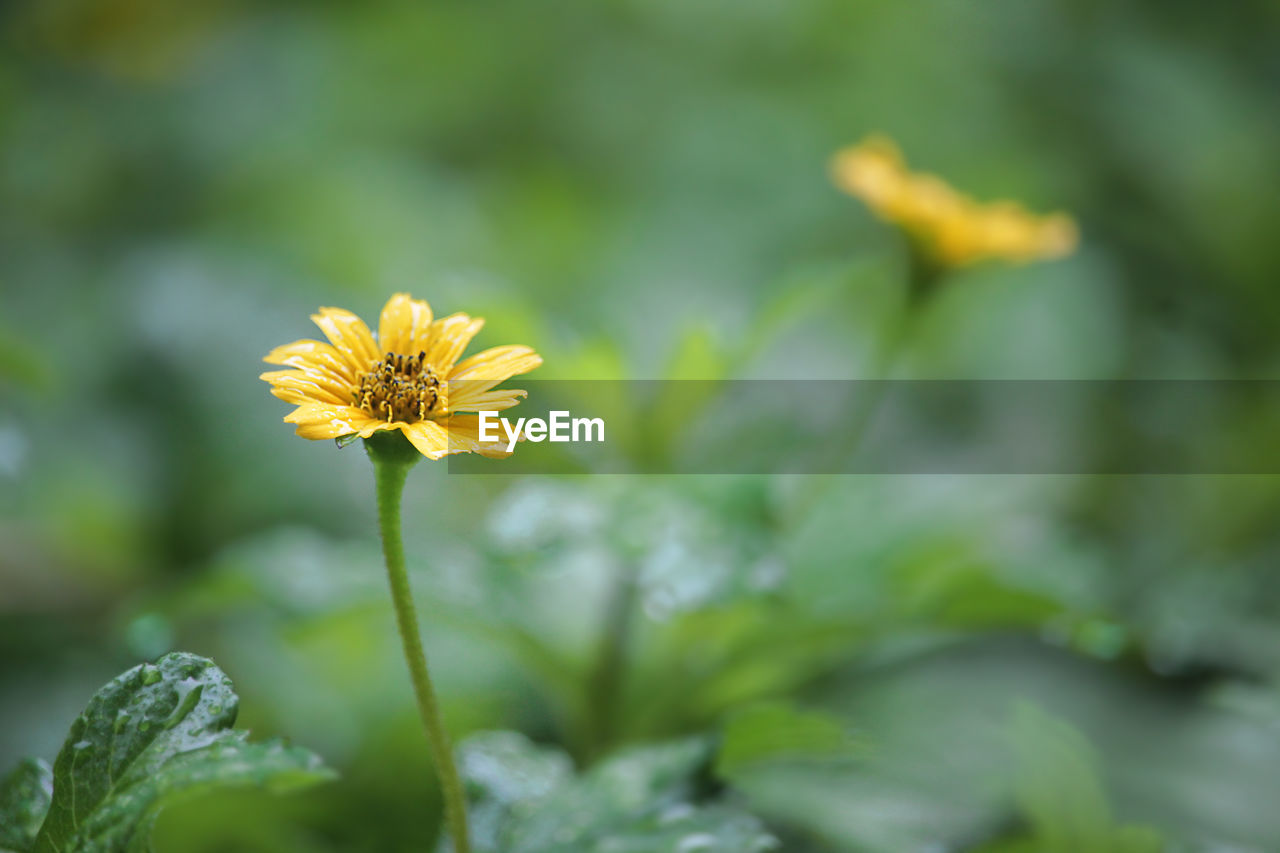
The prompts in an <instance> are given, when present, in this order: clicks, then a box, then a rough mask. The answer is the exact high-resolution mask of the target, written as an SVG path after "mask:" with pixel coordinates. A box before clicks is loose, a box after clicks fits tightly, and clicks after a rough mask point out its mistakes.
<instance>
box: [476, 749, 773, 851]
mask: <svg viewBox="0 0 1280 853" xmlns="http://www.w3.org/2000/svg"><path fill="white" fill-rule="evenodd" d="M459 753H460V755H459V757H460V762H461V770H462V773H463V776H464V777H465V779H466V783H467V787H468V791H469V793H470V797H471V800H472V804H473V805H472V808H473V833H474V842H475V847H476V850H477V851H480V853H592V852H593V851H599V853H604V851H610V853H652V851H656V850H673V851H681V853H694V851H705V853H751V851H764V850H773V849H776V847H777V842H776V840H775V839H774V838H773V837H772V836H771V835H770V834H769V833H768V832H766V831H765V830H764V828H763V826H762V825H761V824H760V822H759V821H758V820H756V819H755V818H754V817H752V816H751V815H749V814H747V813H746V812H744V811H742V810H741V809H740V808H739V807H737V806H735V805H734V804H733V803H731V802H729V801H726V800H724V799H723V798H713V797H708V796H707V792H706V780H705V771H706V769H707V764H708V761H709V760H710V757H711V750H710V747H709V745H708V744H707V742H706V741H705V740H702V739H691V740H686V741H682V742H677V743H672V744H667V745H663V746H656V747H644V748H632V749H628V750H625V751H623V752H621V753H618V754H617V755H615V756H613V757H611V758H609V759H607V760H605V761H603V762H602V763H600V764H598V765H596V766H594V767H592V768H591V769H589V770H587V771H586V772H585V773H583V774H581V775H578V776H575V775H574V774H573V772H572V770H571V764H570V761H569V759H568V757H567V756H566V755H565V754H564V753H562V752H560V751H559V750H556V749H552V748H548V747H539V746H537V745H535V744H533V743H531V742H530V741H529V740H528V739H527V738H525V737H524V736H523V735H520V734H518V733H515V732H490V733H485V734H481V735H475V736H473V737H472V738H470V739H469V740H468V741H466V742H465V743H463V744H462V745H461V746H460V747H459Z"/></svg>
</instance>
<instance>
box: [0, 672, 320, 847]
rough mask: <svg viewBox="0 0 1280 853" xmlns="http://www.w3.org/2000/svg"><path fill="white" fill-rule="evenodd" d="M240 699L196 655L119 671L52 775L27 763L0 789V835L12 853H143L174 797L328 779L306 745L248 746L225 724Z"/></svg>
mask: <svg viewBox="0 0 1280 853" xmlns="http://www.w3.org/2000/svg"><path fill="white" fill-rule="evenodd" d="M238 706H239V699H238V698H237V696H236V694H235V693H234V692H233V691H232V689H231V681H230V679H228V678H227V676H226V675H225V674H223V672H222V670H220V669H218V667H217V666H215V665H214V663H213V661H211V660H208V659H207V658H202V657H198V656H196V655H192V654H186V653H182V652H174V653H171V654H168V655H165V656H164V657H162V658H161V659H160V660H158V661H157V662H156V663H155V664H142V665H140V666H137V667H134V668H133V669H131V670H129V671H128V672H125V673H123V674H122V675H120V676H117V677H116V678H114V679H113V680H112V681H110V682H109V683H108V684H106V685H105V686H103V688H102V689H101V690H99V691H98V692H97V693H96V694H95V695H94V697H93V698H92V699H91V700H90V701H89V704H88V706H87V707H86V708H85V710H84V712H83V713H82V714H81V715H80V716H79V717H78V718H77V719H76V721H75V723H74V724H72V726H71V732H70V734H69V735H68V736H67V740H66V744H65V745H64V746H63V748H62V750H61V752H59V753H58V758H57V760H56V761H55V762H54V765H53V769H52V772H51V771H50V770H49V768H48V766H47V765H44V764H43V763H42V762H37V761H26V762H23V763H22V764H21V765H19V767H18V768H17V769H16V770H14V771H13V773H11V774H10V775H9V776H8V777H7V778H6V779H5V781H4V783H3V785H2V786H0V819H2V820H0V827H3V829H0V832H3V833H4V834H3V835H0V842H3V843H4V844H5V845H7V846H8V847H9V848H11V849H13V850H16V851H20V853H25V851H33V852H34V853H76V852H77V851H79V853H115V852H116V851H125V850H128V851H146V850H149V849H150V843H149V839H150V835H151V829H152V826H153V825H154V823H155V820H156V818H157V817H158V816H159V814H160V811H161V810H162V809H163V808H165V807H166V806H168V805H170V804H172V803H174V802H177V801H179V800H183V799H187V798H190V797H193V796H195V795H197V794H199V793H201V792H203V791H207V790H212V789H219V788H234V787H244V786H257V787H261V788H266V789H267V790H270V791H273V792H284V791H290V790H295V789H298V788H304V787H307V786H310V785H313V784H315V783H317V782H321V781H324V780H326V779H329V778H332V775H333V774H332V772H331V771H329V770H327V769H325V768H324V767H323V766H322V765H321V763H320V759H319V758H318V757H317V756H315V755H314V754H312V753H310V752H308V751H307V750H304V749H301V748H298V747H292V746H288V745H286V744H283V743H281V742H279V741H269V742H264V743H249V742H248V740H247V738H248V735H249V733H248V732H247V731H243V730H237V729H233V728H232V725H233V724H234V723H235V718H236V712H237V710H238ZM37 830H38V831H37Z"/></svg>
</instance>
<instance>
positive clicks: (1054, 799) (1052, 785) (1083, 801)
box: [1013, 703, 1162, 853]
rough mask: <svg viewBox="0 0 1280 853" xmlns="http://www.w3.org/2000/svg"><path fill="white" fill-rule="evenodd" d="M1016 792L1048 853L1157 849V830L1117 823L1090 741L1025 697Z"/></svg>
mask: <svg viewBox="0 0 1280 853" xmlns="http://www.w3.org/2000/svg"><path fill="white" fill-rule="evenodd" d="M1013 746H1014V750H1015V753H1016V768H1017V770H1016V772H1017V779H1016V788H1015V793H1016V795H1017V798H1018V804H1019V805H1020V806H1021V809H1022V812H1023V814H1024V815H1025V816H1026V818H1027V820H1028V822H1029V823H1030V824H1031V828H1032V830H1033V834H1034V836H1035V847H1034V849H1036V850H1040V851H1043V853H1072V851H1079V850H1090V851H1097V853H1158V851H1160V850H1161V849H1162V844H1161V840H1160V835H1159V833H1157V832H1156V831H1155V830H1153V829H1151V828H1148V827H1144V826H1135V825H1125V826H1118V825H1116V823H1115V822H1114V820H1113V818H1112V813H1111V806H1110V804H1109V802H1108V800H1107V795H1106V791H1105V789H1104V788H1103V785H1102V779H1101V776H1100V773H1099V768H1098V756H1097V753H1096V752H1095V751H1094V749H1093V746H1092V745H1091V744H1090V743H1089V741H1088V740H1087V739H1086V738H1085V737H1084V735H1083V734H1081V733H1080V732H1079V731H1077V730H1076V729H1075V728H1073V727H1072V726H1071V725H1070V724H1068V723H1066V722H1065V721H1063V720H1060V719H1058V718H1056V717H1052V716H1050V715H1048V714H1046V713H1045V712H1043V711H1041V710H1040V709H1039V708H1036V707H1035V706H1034V705H1031V704H1027V703H1024V704H1022V705H1019V706H1018V708H1017V709H1016V711H1015V713H1014V721H1013Z"/></svg>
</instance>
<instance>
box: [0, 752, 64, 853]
mask: <svg viewBox="0 0 1280 853" xmlns="http://www.w3.org/2000/svg"><path fill="white" fill-rule="evenodd" d="M52 796H53V771H51V770H50V769H49V765H48V764H46V763H45V762H43V761H41V760H40V759H38V758H27V759H24V760H23V761H22V762H21V763H20V764H18V766H17V767H15V768H14V769H13V770H12V771H11V772H10V773H9V775H8V776H6V777H4V780H3V781H0V850H16V851H25V850H30V849H31V845H32V844H33V843H34V842H35V840H36V833H37V832H39V831H40V824H41V823H42V822H43V821H44V816H45V812H47V811H49V800H50V798H52Z"/></svg>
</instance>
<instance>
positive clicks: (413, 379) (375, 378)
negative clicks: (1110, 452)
mask: <svg viewBox="0 0 1280 853" xmlns="http://www.w3.org/2000/svg"><path fill="white" fill-rule="evenodd" d="M426 358H427V354H426V353H425V352H420V353H418V354H417V355H416V356H412V355H397V354H395V353H391V352H389V353H387V354H386V355H385V356H383V358H382V359H381V360H380V361H374V362H371V363H370V365H369V370H368V372H366V373H363V374H361V375H360V384H359V385H358V386H357V387H355V388H353V389H351V394H352V397H353V398H354V399H353V401H352V403H353V405H356V406H359V407H360V408H361V409H363V410H364V411H366V412H368V413H369V414H370V415H372V416H373V417H375V418H386V420H387V422H388V423H390V422H391V421H406V422H410V423H412V422H413V421H423V420H426V419H427V418H429V417H430V416H431V415H432V414H433V413H434V414H444V413H445V412H447V411H448V410H449V403H448V398H447V397H446V396H445V391H444V385H443V384H442V383H441V381H440V377H439V376H437V375H436V372H435V370H433V369H432V367H431V365H429V364H426V363H425V361H426Z"/></svg>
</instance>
